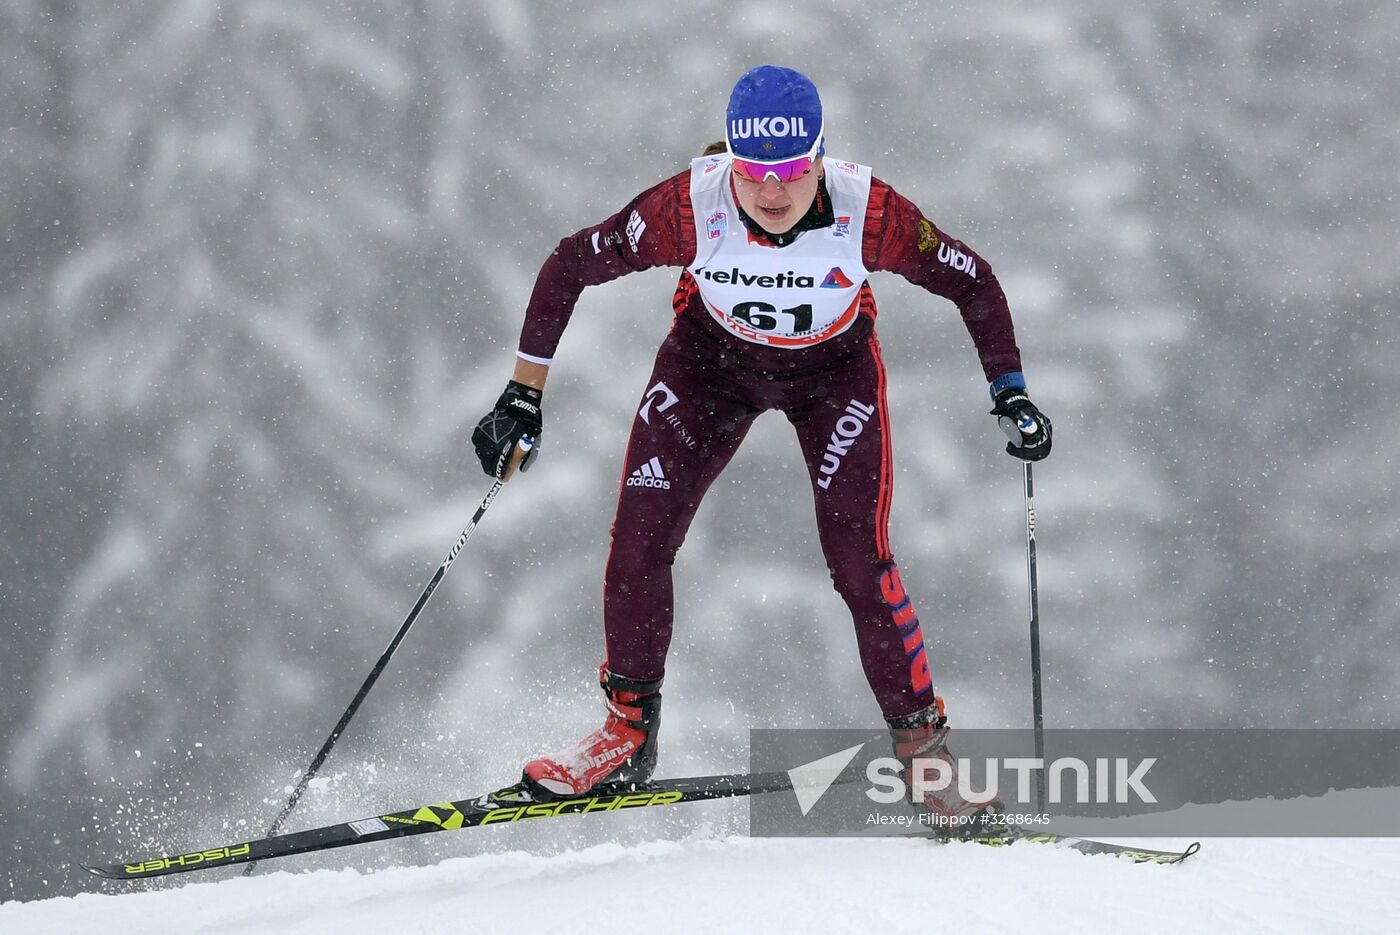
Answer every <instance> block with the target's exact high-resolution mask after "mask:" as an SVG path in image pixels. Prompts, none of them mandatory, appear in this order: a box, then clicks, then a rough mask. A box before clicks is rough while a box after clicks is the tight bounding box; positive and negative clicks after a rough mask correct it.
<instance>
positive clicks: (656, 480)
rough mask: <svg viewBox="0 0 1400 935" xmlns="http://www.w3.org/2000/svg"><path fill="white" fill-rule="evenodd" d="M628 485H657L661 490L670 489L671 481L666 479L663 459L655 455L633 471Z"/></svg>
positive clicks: (628, 479)
mask: <svg viewBox="0 0 1400 935" xmlns="http://www.w3.org/2000/svg"><path fill="white" fill-rule="evenodd" d="M627 486H628V487H656V488H658V489H660V490H670V489H671V482H670V481H668V480H667V479H666V474H665V472H664V471H662V470H661V459H660V458H655V457H653V458H652V459H651V460H650V461H648V462H647V463H645V464H643V465H642V466H641V467H639V468H637V469H636V470H635V471H633V472H632V475H631V476H630V477H628V478H627Z"/></svg>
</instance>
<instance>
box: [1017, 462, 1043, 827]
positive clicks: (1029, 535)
mask: <svg viewBox="0 0 1400 935" xmlns="http://www.w3.org/2000/svg"><path fill="white" fill-rule="evenodd" d="M1021 466H1022V467H1023V468H1024V470H1025V479H1026V582H1027V589H1028V591H1029V594H1030V603H1031V708H1032V712H1033V717H1034V723H1035V757H1036V759H1037V760H1039V761H1040V762H1041V763H1042V764H1044V762H1045V714H1044V711H1043V710H1042V707H1041V695H1040V593H1039V588H1038V586H1037V584H1036V579H1035V481H1034V478H1033V477H1032V474H1031V462H1029V461H1022V462H1021ZM1035 798H1036V808H1037V810H1038V811H1039V812H1040V814H1042V815H1043V814H1045V768H1044V766H1043V765H1042V767H1041V768H1040V769H1039V770H1038V771H1037V772H1036V774H1035Z"/></svg>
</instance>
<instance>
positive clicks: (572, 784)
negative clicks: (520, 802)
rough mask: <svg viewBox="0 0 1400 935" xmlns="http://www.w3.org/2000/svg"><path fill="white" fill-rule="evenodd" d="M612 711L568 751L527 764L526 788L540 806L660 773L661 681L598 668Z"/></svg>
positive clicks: (600, 682)
mask: <svg viewBox="0 0 1400 935" xmlns="http://www.w3.org/2000/svg"><path fill="white" fill-rule="evenodd" d="M598 682H599V684H600V685H602V687H603V693H604V695H605V696H606V699H607V700H606V704H607V709H608V716H607V719H606V720H605V721H604V722H603V726H602V727H600V728H598V729H597V730H595V731H594V732H593V733H591V734H589V735H588V736H587V737H585V738H583V739H582V740H580V741H579V742H578V743H576V744H575V745H574V746H572V747H570V748H568V749H567V750H562V751H560V752H558V753H554V754H551V755H549V756H544V757H540V758H539V759H537V760H531V761H530V762H528V763H526V764H525V770H524V773H525V774H524V777H523V780H522V783H523V785H524V787H525V789H526V790H527V791H528V792H529V793H530V797H531V798H533V799H534V800H535V801H537V802H548V801H551V800H555V799H561V798H570V797H572V796H578V795H584V794H586V793H588V792H589V791H590V790H592V789H594V788H595V787H597V786H598V785H600V784H602V783H626V782H646V781H647V780H648V779H650V778H651V774H652V772H653V771H654V770H655V769H656V733H657V730H658V729H659V728H660V726H661V691H660V688H661V680H660V679H657V680H656V681H654V682H638V681H634V680H632V679H627V678H623V677H622V676H620V675H616V674H614V673H612V672H609V671H608V668H607V663H606V662H605V663H603V665H601V666H599V667H598Z"/></svg>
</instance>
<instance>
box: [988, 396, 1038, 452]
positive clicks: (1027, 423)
mask: <svg viewBox="0 0 1400 935" xmlns="http://www.w3.org/2000/svg"><path fill="white" fill-rule="evenodd" d="M992 415H994V416H996V417H997V424H998V425H1000V426H1001V430H1002V431H1003V432H1005V433H1006V437H1007V438H1009V439H1011V440H1010V441H1009V442H1007V443H1006V453H1007V454H1009V455H1011V456H1012V457H1013V458H1020V459H1021V460H1022V461H1040V460H1042V459H1044V458H1045V457H1047V456H1048V455H1049V454H1050V419H1049V418H1048V417H1047V416H1046V415H1045V413H1043V412H1041V411H1040V410H1039V409H1037V408H1035V403H1033V402H1031V398H1030V397H1029V396H1027V395H1026V391H1025V390H1022V389H1015V388H1012V389H1005V390H1002V391H1001V392H1000V393H998V394H997V398H996V408H994V409H993V410H992Z"/></svg>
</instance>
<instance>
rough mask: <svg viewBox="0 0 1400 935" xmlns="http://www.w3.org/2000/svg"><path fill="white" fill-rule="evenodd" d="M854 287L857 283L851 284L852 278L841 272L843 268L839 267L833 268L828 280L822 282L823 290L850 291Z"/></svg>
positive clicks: (827, 277) (828, 274)
mask: <svg viewBox="0 0 1400 935" xmlns="http://www.w3.org/2000/svg"><path fill="white" fill-rule="evenodd" d="M854 285H855V283H853V282H851V280H850V278H849V277H848V276H847V275H846V274H845V273H843V272H841V267H839V266H833V267H832V268H831V272H829V273H827V274H826V278H825V279H823V280H822V288H823V289H849V288H851V287H852V286H854Z"/></svg>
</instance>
